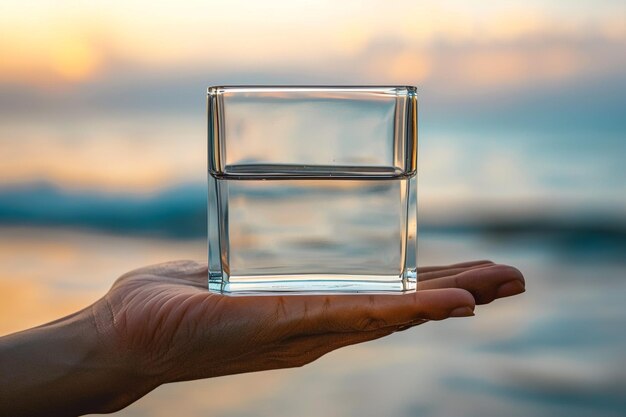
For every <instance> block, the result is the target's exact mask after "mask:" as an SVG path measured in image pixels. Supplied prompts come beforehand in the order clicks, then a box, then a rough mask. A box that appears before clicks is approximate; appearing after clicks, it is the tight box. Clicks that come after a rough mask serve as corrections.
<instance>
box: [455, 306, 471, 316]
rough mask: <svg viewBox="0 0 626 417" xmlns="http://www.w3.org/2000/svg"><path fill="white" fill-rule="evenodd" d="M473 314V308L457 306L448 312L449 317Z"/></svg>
mask: <svg viewBox="0 0 626 417" xmlns="http://www.w3.org/2000/svg"><path fill="white" fill-rule="evenodd" d="M473 315H474V310H472V308H471V307H457V308H455V309H454V310H452V311H451V312H450V315H449V317H471V316H473Z"/></svg>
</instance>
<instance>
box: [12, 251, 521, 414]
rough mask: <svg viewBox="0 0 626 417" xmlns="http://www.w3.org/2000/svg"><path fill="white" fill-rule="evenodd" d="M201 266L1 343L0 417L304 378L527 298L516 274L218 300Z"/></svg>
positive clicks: (135, 280) (468, 274)
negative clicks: (342, 358) (188, 384)
mask: <svg viewBox="0 0 626 417" xmlns="http://www.w3.org/2000/svg"><path fill="white" fill-rule="evenodd" d="M206 286H207V266H206V264H201V263H197V262H193V261H177V262H168V263H164V264H159V265H154V266H149V267H145V268H141V269H138V270H135V271H132V272H129V273H127V274H125V275H123V276H122V277H120V278H119V279H118V280H117V281H116V282H115V283H114V285H113V286H112V287H111V289H110V290H109V291H108V292H107V294H106V295H105V296H103V297H102V298H101V299H99V300H97V301H96V302H95V303H94V304H92V305H91V306H89V307H87V308H85V309H83V310H81V311H78V312H76V313H74V314H72V315H70V316H67V317H64V318H62V319H59V320H56V321H54V322H51V323H48V324H45V325H42V326H39V327H36V328H33V329H29V330H25V331H23V332H18V333H15V334H12V335H8V336H4V337H2V338H0V416H1V415H10V416H22V415H24V416H38V415H58V416H66V415H67V416H73V415H81V414H88V413H106V412H113V411H117V410H119V409H121V408H124V407H126V406H127V405H129V404H131V403H133V402H134V401H136V400H137V399H139V398H141V397H142V396H144V395H145V394H147V393H148V392H150V391H151V390H153V389H155V388H156V387H158V386H159V385H162V384H165V383H171V382H176V381H184V380H193V379H200V378H210V377H216V376H221V375H229V374H237V373H243V372H255V371H262V370H268V369H279V368H289V367H297V366H302V365H305V364H307V363H310V362H312V361H314V360H316V359H318V358H319V357H321V356H322V355H324V354H326V353H328V352H331V351H333V350H335V349H338V348H341V347H344V346H348V345H352V344H356V343H361V342H366V341H368V340H374V339H378V338H380V337H383V336H387V335H390V334H392V333H394V332H397V331H402V330H406V329H408V328H411V327H413V326H416V325H419V324H423V323H425V322H427V321H431V320H443V319H446V318H449V317H464V316H471V315H473V314H474V313H473V311H474V307H475V305H476V304H486V303H489V302H491V301H493V300H494V299H496V298H502V297H508V296H511V295H515V294H519V293H521V292H523V291H524V286H525V283H524V278H523V277H522V274H521V273H520V272H519V271H518V270H517V269H515V268H512V267H509V266H504V265H495V264H493V263H492V262H489V261H474V262H467V263H463V264H456V265H450V266H440V267H426V268H420V270H419V283H418V290H417V291H416V292H412V293H407V294H398V295H396V294H388V295H387V294H370V295H364V294H345V295H342V294H335V295H260V296H243V297H240V296H224V295H220V294H215V293H211V292H208V291H207V289H206Z"/></svg>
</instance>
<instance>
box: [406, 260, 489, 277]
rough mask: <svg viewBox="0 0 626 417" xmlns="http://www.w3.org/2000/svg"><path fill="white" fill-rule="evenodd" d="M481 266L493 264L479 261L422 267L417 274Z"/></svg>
mask: <svg viewBox="0 0 626 417" xmlns="http://www.w3.org/2000/svg"><path fill="white" fill-rule="evenodd" d="M481 265H493V262H491V261H488V260H479V261H469V262H461V263H458V264H452V265H445V266H424V267H421V268H418V269H417V272H418V273H420V274H423V273H426V272H435V271H441V270H448V269H455V268H471V267H474V266H481Z"/></svg>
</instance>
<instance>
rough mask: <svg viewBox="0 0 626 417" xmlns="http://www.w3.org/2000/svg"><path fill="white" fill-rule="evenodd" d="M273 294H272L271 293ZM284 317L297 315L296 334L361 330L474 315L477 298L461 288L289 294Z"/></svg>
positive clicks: (284, 302) (292, 328)
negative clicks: (376, 292) (392, 293)
mask: <svg viewBox="0 0 626 417" xmlns="http://www.w3.org/2000/svg"><path fill="white" fill-rule="evenodd" d="M268 298H269V297H268ZM280 298H281V301H280V303H281V311H282V317H283V318H285V319H287V320H289V318H290V317H291V318H293V319H292V320H291V321H290V323H289V324H288V327H289V329H290V331H291V332H293V333H294V334H320V333H341V332H354V331H357V332H361V331H372V330H376V329H382V328H385V327H396V326H402V325H406V324H409V323H412V322H416V321H418V320H443V319H446V318H448V317H466V316H471V315H473V310H474V304H475V303H474V298H473V297H472V295H471V294H470V293H469V292H467V291H465V290H463V289H459V288H446V289H433V290H426V291H418V292H414V293H409V294H404V295H387V294H372V295H360V294H355V295H329V296H319V295H318V296H287V297H280Z"/></svg>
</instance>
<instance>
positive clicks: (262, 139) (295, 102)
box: [208, 86, 417, 294]
mask: <svg viewBox="0 0 626 417" xmlns="http://www.w3.org/2000/svg"><path fill="white" fill-rule="evenodd" d="M416 168H417V93H416V89H415V87H408V86H376V87H372V86H370V87H358V86H328V87H327V86H288V87H287V86H229V87H225V86H222V87H210V88H209V89H208V171H209V172H208V174H209V175H208V179H209V181H208V240H209V242H208V243H209V283H208V285H209V289H210V290H212V291H217V292H220V293H229V294H239V293H246V294H247V293H283V292H286V293H311V292H315V293H329V292H330V293H333V292H335V293H336V292H340V293H361V292H363V293H372V292H375V293H377V292H398V293H401V292H406V291H412V290H415V287H416V282H417V272H416V251H417V247H416V237H417V236H416V234H417V182H416Z"/></svg>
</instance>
